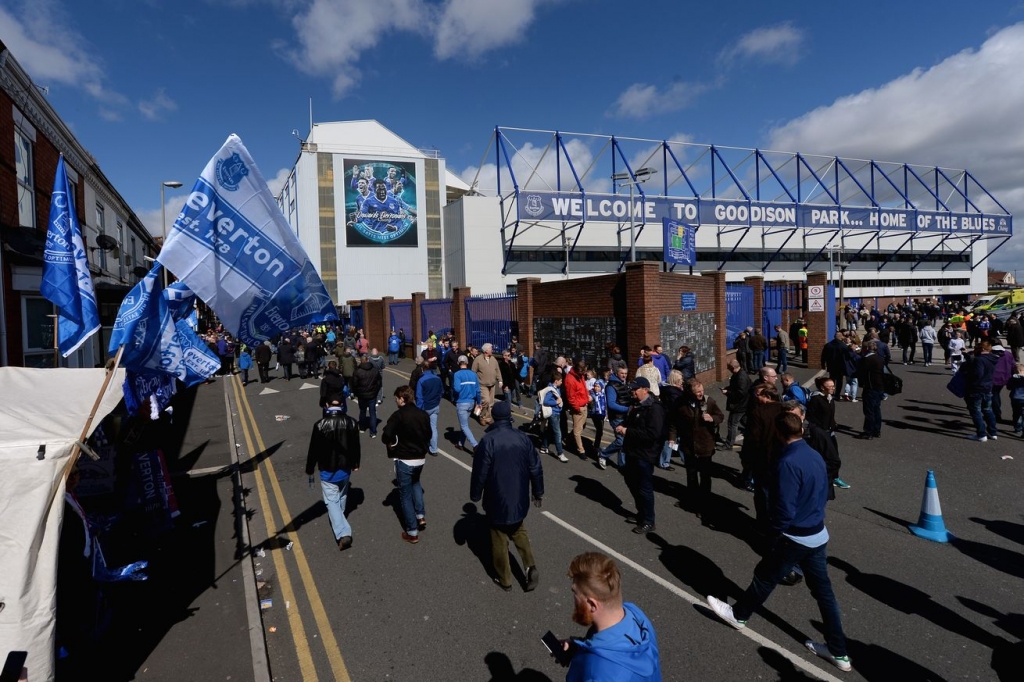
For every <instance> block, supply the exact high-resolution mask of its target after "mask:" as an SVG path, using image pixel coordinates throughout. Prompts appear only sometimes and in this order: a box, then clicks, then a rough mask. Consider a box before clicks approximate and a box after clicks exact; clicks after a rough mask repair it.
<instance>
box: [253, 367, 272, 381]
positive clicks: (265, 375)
mask: <svg viewBox="0 0 1024 682" xmlns="http://www.w3.org/2000/svg"><path fill="white" fill-rule="evenodd" d="M256 369H258V370H259V372H260V383H261V384H265V383H267V382H268V381H270V367H269V366H268V365H267V364H266V363H264V362H257V363H256Z"/></svg>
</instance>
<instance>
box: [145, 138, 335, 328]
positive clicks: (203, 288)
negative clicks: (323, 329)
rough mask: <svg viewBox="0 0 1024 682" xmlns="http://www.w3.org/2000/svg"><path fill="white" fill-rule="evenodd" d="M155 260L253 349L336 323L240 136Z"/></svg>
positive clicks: (208, 171) (219, 158)
mask: <svg viewBox="0 0 1024 682" xmlns="http://www.w3.org/2000/svg"><path fill="white" fill-rule="evenodd" d="M157 260H158V261H160V263H161V264H162V265H163V266H164V267H166V268H168V269H169V270H171V271H172V272H173V273H174V274H175V275H177V277H178V279H180V280H181V281H182V282H184V283H185V284H186V285H188V287H189V288H190V289H191V290H192V291H194V292H195V293H196V295H197V296H199V298H201V299H202V300H203V301H205V302H206V303H207V304H208V305H209V306H210V307H211V308H213V310H214V312H216V313H217V315H218V317H220V319H221V321H222V322H223V323H224V326H225V328H226V329H229V330H232V331H234V332H235V335H236V336H237V337H238V338H240V339H241V340H242V341H243V342H244V343H246V344H247V345H249V346H250V347H255V346H257V345H258V344H260V343H261V342H263V341H264V340H266V339H270V338H273V337H275V336H278V335H279V334H281V333H283V332H286V331H288V330H289V329H292V328H293V327H297V326H301V325H305V324H310V323H313V322H322V321H325V320H336V319H338V315H337V312H336V311H335V309H334V304H333V303H332V302H331V298H330V296H328V294H327V290H326V289H325V288H324V283H323V281H322V280H321V279H320V275H318V274H317V272H316V269H315V268H314V267H313V264H312V263H311V262H310V260H309V257H308V256H307V255H306V252H305V251H304V250H303V248H302V245H301V244H299V241H298V239H297V238H296V237H295V235H294V234H293V233H292V231H291V228H290V227H289V225H288V222H287V220H285V217H284V215H283V214H282V213H281V209H280V208H279V207H278V205H277V202H276V201H275V200H274V197H273V195H271V193H270V188H268V187H267V183H266V181H265V180H264V179H263V176H262V175H261V174H260V172H259V169H258V168H257V167H256V164H255V163H254V162H253V160H252V157H250V156H249V152H248V151H247V150H246V148H245V145H243V144H242V140H241V139H239V138H238V136H236V135H231V136H229V137H228V139H227V142H225V143H224V146H223V147H221V148H220V151H218V152H217V154H216V155H215V156H214V157H213V158H212V159H210V162H209V163H208V164H207V165H206V168H205V169H204V170H203V173H202V175H201V176H200V177H199V179H198V180H197V181H196V184H195V186H194V187H193V188H192V191H191V193H190V194H189V196H188V199H187V200H186V201H185V206H184V207H183V208H182V209H181V213H180V214H179V215H178V218H177V220H175V221H174V227H173V228H172V231H171V234H170V235H169V236H168V238H167V243H166V244H165V245H164V247H163V249H161V251H160V254H159V256H158V257H157Z"/></svg>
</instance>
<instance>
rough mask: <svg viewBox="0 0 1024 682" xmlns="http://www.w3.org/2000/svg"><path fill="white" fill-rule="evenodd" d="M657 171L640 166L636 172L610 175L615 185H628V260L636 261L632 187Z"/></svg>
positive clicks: (640, 183) (645, 180) (643, 181)
mask: <svg viewBox="0 0 1024 682" xmlns="http://www.w3.org/2000/svg"><path fill="white" fill-rule="evenodd" d="M657 172H658V171H657V170H655V169H654V168H647V167H644V168H640V169H639V170H637V172H636V173H633V174H632V175H630V174H629V173H615V174H614V175H612V181H613V182H615V186H616V187H625V186H628V187H629V262H630V263H635V262H636V220H635V210H634V206H633V187H634V186H636V185H642V184H643V183H645V182H647V179H648V178H649V177H651V176H652V175H654V174H655V173H657Z"/></svg>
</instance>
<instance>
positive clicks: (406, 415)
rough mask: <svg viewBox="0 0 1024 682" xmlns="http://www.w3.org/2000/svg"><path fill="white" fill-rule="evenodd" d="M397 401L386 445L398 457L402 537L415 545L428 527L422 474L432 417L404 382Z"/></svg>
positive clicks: (390, 453)
mask: <svg viewBox="0 0 1024 682" xmlns="http://www.w3.org/2000/svg"><path fill="white" fill-rule="evenodd" d="M360 402H362V401H360ZM395 404H396V405H397V406H398V409H397V410H395V411H394V412H393V413H391V416H390V417H388V423H387V424H385V425H384V434H383V436H384V445H385V447H387V450H388V457H389V458H390V459H393V460H395V480H396V481H397V482H398V497H399V499H400V500H401V503H402V518H403V521H404V524H405V530H403V531H402V539H403V540H405V541H406V542H408V543H409V544H411V545H415V544H416V543H417V542H419V541H420V537H419V533H420V531H421V530H424V529H426V527H427V516H426V509H425V508H424V506H423V486H422V485H420V474H422V473H423V465H424V464H426V461H427V460H426V454H427V450H428V448H429V447H430V418H429V417H428V416H427V413H426V412H424V411H423V410H421V409H420V408H418V407H416V396H415V394H413V392H412V389H411V388H409V387H408V386H405V385H404V384H403V385H402V386H399V387H398V388H396V389H395Z"/></svg>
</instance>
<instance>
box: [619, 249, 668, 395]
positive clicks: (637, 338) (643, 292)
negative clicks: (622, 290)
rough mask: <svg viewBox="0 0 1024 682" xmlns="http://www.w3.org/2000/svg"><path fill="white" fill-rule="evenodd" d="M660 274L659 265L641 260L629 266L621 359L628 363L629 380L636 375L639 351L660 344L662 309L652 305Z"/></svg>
mask: <svg viewBox="0 0 1024 682" xmlns="http://www.w3.org/2000/svg"><path fill="white" fill-rule="evenodd" d="M660 272H661V264H660V263H654V262H650V261H640V262H637V263H627V264H626V347H625V348H623V349H622V357H623V358H625V360H626V366H627V367H628V368H629V374H630V377H632V376H633V374H634V373H635V372H636V359H637V358H638V357H640V349H641V348H643V347H644V346H645V345H647V346H650V345H653V344H655V343H660V339H661V318H660V314H659V310H658V309H657V308H653V307H652V306H651V305H650V303H651V302H652V301H653V299H654V296H655V295H656V294H657V292H658V288H659V287H658V275H659V273H660Z"/></svg>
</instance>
